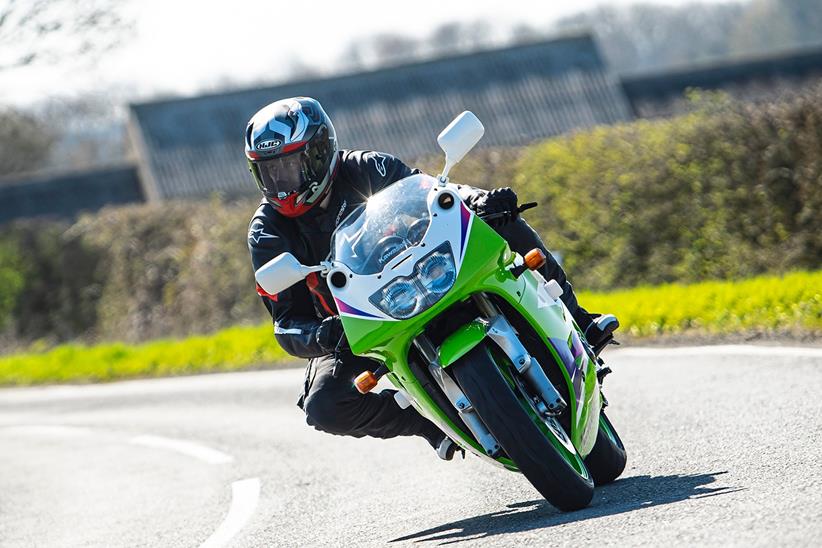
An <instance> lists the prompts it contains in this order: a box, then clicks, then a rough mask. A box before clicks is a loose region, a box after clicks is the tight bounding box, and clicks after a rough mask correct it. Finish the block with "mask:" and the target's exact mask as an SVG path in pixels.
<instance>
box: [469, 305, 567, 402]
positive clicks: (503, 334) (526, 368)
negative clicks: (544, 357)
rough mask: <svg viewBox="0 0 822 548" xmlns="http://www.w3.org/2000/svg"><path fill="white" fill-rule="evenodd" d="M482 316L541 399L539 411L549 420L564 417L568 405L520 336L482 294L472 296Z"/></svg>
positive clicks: (491, 332) (494, 338) (491, 334)
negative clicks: (554, 417)
mask: <svg viewBox="0 0 822 548" xmlns="http://www.w3.org/2000/svg"><path fill="white" fill-rule="evenodd" d="M473 298H474V302H475V303H476V304H477V307H478V308H479V309H480V312H482V313H483V315H485V317H486V318H488V320H487V321H488V326H487V334H488V337H490V339H491V340H492V341H494V342H495V343H497V345H498V346H499V347H500V348H501V349H502V351H503V352H505V354H506V355H507V356H508V359H510V360H511V363H513V364H514V367H516V369H517V371H518V372H519V374H520V375H522V377H523V378H524V379H525V380H526V382H527V383H528V385H529V386H530V387H531V389H533V390H534V392H535V393H536V395H537V396H538V401H536V402H534V403H535V404H536V408H537V411H538V412H539V413H540V414H541V415H542V416H543V418H548V417H550V416H555V415H559V414H560V413H562V412H563V411H564V410H565V408H566V407H567V406H568V404H567V403H566V402H565V400H564V399H563V398H562V396H561V395H560V393H559V391H557V389H556V387H555V386H554V385H553V383H552V382H551V381H550V380H549V379H548V377H547V376H546V375H545V371H544V370H543V369H542V367H541V366H540V364H539V362H537V359H536V358H534V357H533V356H531V355H530V354H529V353H528V351H527V350H526V349H525V346H524V345H523V344H522V341H520V340H519V337H518V336H517V332H516V331H515V330H514V327H513V326H512V325H511V324H510V323H509V322H508V320H507V319H506V318H505V316H503V315H502V314H500V313H499V310H498V309H497V307H496V306H494V304H493V303H492V302H491V301H490V300H489V299H488V297H486V296H485V295H483V294H481V293H477V294H475V295H474V296H473Z"/></svg>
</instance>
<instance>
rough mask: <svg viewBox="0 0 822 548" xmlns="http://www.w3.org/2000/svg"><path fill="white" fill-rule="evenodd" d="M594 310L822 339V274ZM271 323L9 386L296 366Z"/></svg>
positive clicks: (53, 357)
mask: <svg viewBox="0 0 822 548" xmlns="http://www.w3.org/2000/svg"><path fill="white" fill-rule="evenodd" d="M580 302H582V303H584V305H585V306H586V307H588V308H589V309H590V310H597V311H603V312H613V313H615V314H617V316H619V318H620V321H621V322H622V326H623V327H622V331H623V332H627V333H629V334H630V335H632V336H635V337H650V336H658V335H676V334H682V333H697V334H700V333H703V334H730V333H741V332H750V331H759V332H779V333H785V332H793V333H805V334H808V333H810V334H814V333H817V334H820V335H822V271H819V272H795V273H791V274H787V275H785V276H767V277H758V278H752V279H748V280H742V281H736V282H705V283H698V284H691V285H681V284H669V285H663V286H655V287H639V288H635V289H629V290H624V291H616V292H611V293H582V294H581V295H580ZM293 360H294V358H291V357H290V356H288V355H287V354H286V353H285V352H284V351H283V350H282V349H281V348H280V347H279V346H278V345H277V343H276V342H275V341H274V337H273V336H272V329H271V326H270V325H264V326H260V327H234V328H231V329H226V330H223V331H219V332H217V333H215V334H213V335H207V336H200V337H190V338H187V339H181V340H158V341H153V342H150V343H145V344H140V345H126V344H122V343H109V344H99V345H94V346H84V345H79V344H69V345H63V346H59V347H57V348H54V349H52V350H49V351H47V352H42V353H24V354H17V355H11V356H5V357H0V386H1V385H6V386H9V385H31V384H44V383H59V382H98V381H112V380H118V379H126V378H135V377H154V376H167V375H185V374H192V373H206V372H215V371H233V370H239V369H249V368H253V367H259V366H260V365H262V364H265V365H266V366H271V365H277V364H280V365H282V364H285V363H288V362H292V361H293Z"/></svg>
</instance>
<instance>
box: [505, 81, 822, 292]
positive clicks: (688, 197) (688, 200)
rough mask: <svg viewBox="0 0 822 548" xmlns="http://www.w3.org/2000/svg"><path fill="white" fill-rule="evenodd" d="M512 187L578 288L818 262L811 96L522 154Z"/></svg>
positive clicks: (816, 126) (597, 133) (819, 187)
mask: <svg viewBox="0 0 822 548" xmlns="http://www.w3.org/2000/svg"><path fill="white" fill-rule="evenodd" d="M516 180H517V185H516V186H517V189H518V191H519V193H520V195H521V196H522V197H523V198H524V199H528V200H531V199H536V200H538V201H539V202H540V205H541V206H542V209H541V210H537V212H536V213H534V214H528V215H527V217H528V219H529V220H530V221H531V222H532V223H533V224H534V225H535V226H536V228H537V229H538V230H539V231H540V232H541V233H542V234H543V235H544V237H545V239H546V241H547V242H548V245H549V247H551V248H552V249H558V250H560V251H562V253H563V256H564V257H565V261H566V266H567V270H568V271H569V272H570V274H571V276H572V278H573V279H574V281H575V283H576V284H577V285H578V286H580V287H586V288H594V289H608V288H613V287H630V286H634V285H637V284H642V283H653V284H656V283H663V282H673V281H680V282H693V281H699V280H705V279H727V278H736V277H747V276H752V275H755V274H759V273H764V272H784V271H786V270H789V269H796V268H803V269H815V268H818V267H819V266H820V265H822V214H820V212H822V88H818V89H816V90H815V91H814V92H813V93H808V94H805V95H800V96H797V97H795V98H794V99H793V100H791V101H790V102H786V103H780V104H774V105H765V106H762V105H760V106H751V105H744V104H737V103H732V102H726V103H719V104H717V103H710V104H709V107H707V108H703V109H701V110H699V111H697V112H695V113H693V114H690V115H687V116H683V117H679V118H674V119H670V120H659V121H637V122H634V123H630V124H624V125H619V126H613V127H600V128H596V129H594V130H592V131H587V132H581V133H577V134H574V135H570V136H568V137H563V138H559V139H554V140H551V141H547V142H545V143H542V144H539V145H536V146H534V147H531V148H530V149H529V150H528V151H526V153H525V154H524V155H523V159H522V161H521V163H520V166H519V170H518V175H517V179H516Z"/></svg>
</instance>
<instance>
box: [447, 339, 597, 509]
mask: <svg viewBox="0 0 822 548" xmlns="http://www.w3.org/2000/svg"><path fill="white" fill-rule="evenodd" d="M503 367H505V366H504V365H503ZM449 370H450V371H451V372H452V373H453V375H454V377H455V378H456V380H457V382H458V383H459V385H460V387H461V388H462V390H463V392H465V395H466V396H467V397H468V399H469V400H470V402H471V405H472V406H473V407H474V410H475V411H476V413H477V415H479V417H480V419H482V421H483V422H484V423H485V425H486V426H487V427H488V430H490V431H491V433H492V434H493V435H494V437H495V438H496V440H497V441H498V442H499V444H500V445H501V446H502V448H503V449H504V450H505V452H506V453H507V454H508V456H509V457H510V458H511V460H513V461H514V463H515V464H516V465H517V467H518V468H519V470H520V471H521V472H522V473H523V475H525V477H526V478H528V481H530V482H531V483H532V484H533V486H534V487H536V489H537V491H539V492H540V493H541V494H542V496H543V497H545V499H546V500H547V501H548V502H550V503H551V504H552V505H554V506H556V507H557V508H559V509H560V510H565V511H570V510H578V509H580V508H584V507H586V506H588V504H589V503H590V502H591V499H592V498H593V495H594V483H593V480H592V479H591V478H590V475H589V474H588V471H587V470H586V469H585V465H584V464H583V461H582V459H580V458H579V456H578V455H576V453H575V451H574V457H575V458H576V460H577V461H578V466H579V467H580V468H581V470H580V471H577V470H576V469H575V468H574V467H572V466H571V464H569V463H568V461H567V460H566V458H565V457H564V456H563V455H562V454H560V449H558V448H557V447H556V446H555V444H553V443H552V442H551V440H549V438H548V437H547V436H549V435H552V434H550V433H548V434H546V433H545V432H544V431H543V429H542V428H540V427H539V426H538V425H537V423H536V422H535V421H538V420H540V419H539V418H537V417H535V416H534V415H533V414H532V413H531V412H530V407H529V405H528V403H527V402H523V401H521V400H520V398H518V397H517V394H516V393H515V392H514V389H512V387H511V385H510V384H509V383H508V381H507V380H506V379H505V377H504V376H503V374H502V373H501V372H500V370H499V367H498V366H497V364H496V363H495V361H494V357H493V355H492V354H491V352H490V350H489V349H488V347H487V344H486V343H484V342H483V343H480V344H479V345H477V346H476V347H474V349H472V350H471V351H470V352H468V354H466V355H465V356H463V357H462V358H461V359H460V360H459V361H458V362H457V363H455V364H454V365H452V366H451V367H449ZM557 424H558V423H557ZM560 428H561V427H560ZM571 449H572V450H573V446H572V447H571ZM566 450H567V449H566Z"/></svg>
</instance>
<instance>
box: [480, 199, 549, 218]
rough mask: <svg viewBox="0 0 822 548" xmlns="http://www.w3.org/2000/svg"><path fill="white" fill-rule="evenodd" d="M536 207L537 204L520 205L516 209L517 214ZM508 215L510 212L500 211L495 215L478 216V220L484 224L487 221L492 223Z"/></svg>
mask: <svg viewBox="0 0 822 548" xmlns="http://www.w3.org/2000/svg"><path fill="white" fill-rule="evenodd" d="M537 205H538V204H537V202H528V203H525V204H522V205H521V206H519V207H517V213H522V212H523V211H528V210H529V209H533V208H535V207H537ZM510 214H511V212H510V211H500V212H497V213H489V214H487V215H480V219H482V220H483V221H485V222H488V221H494V220H496V219H501V218H502V217H505V216H507V215H510Z"/></svg>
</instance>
